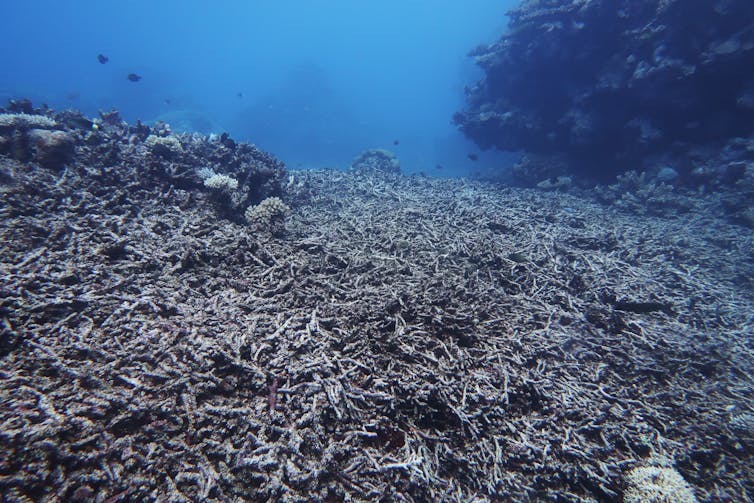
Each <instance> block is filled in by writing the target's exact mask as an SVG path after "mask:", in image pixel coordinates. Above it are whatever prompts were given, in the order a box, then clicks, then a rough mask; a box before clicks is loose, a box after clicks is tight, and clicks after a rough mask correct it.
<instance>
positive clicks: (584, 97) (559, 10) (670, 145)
mask: <svg viewBox="0 0 754 503" xmlns="http://www.w3.org/2000/svg"><path fill="white" fill-rule="evenodd" d="M508 15H509V17H510V25H509V31H508V32H507V33H506V34H504V35H503V36H502V37H501V38H500V39H499V40H498V41H497V42H495V43H493V44H491V45H483V46H480V47H478V48H476V49H475V50H474V51H473V52H472V53H471V55H472V56H473V57H474V58H475V60H476V63H477V64H478V65H479V66H480V67H481V68H482V69H483V70H484V72H485V77H484V78H483V79H482V80H481V81H479V82H478V83H477V84H476V85H475V86H473V87H472V88H469V89H467V103H466V107H465V109H464V110H463V111H460V112H458V113H457V114H456V115H455V117H454V121H455V123H456V124H457V125H458V127H459V128H460V129H461V130H462V131H463V132H464V133H465V134H466V135H467V136H468V137H469V138H470V139H472V140H473V141H475V142H476V143H477V144H479V145H480V146H481V147H482V148H493V147H494V148H497V149H500V150H506V151H523V152H526V153H529V154H534V155H535V156H537V155H538V156H542V155H545V156H547V157H550V156H553V157H554V158H556V159H557V162H555V163H554V164H555V165H557V166H559V167H560V168H559V169H560V170H561V172H560V173H558V172H557V170H556V169H550V168H544V169H540V170H539V175H541V174H543V173H546V174H547V175H548V176H554V175H557V174H562V170H567V171H570V172H571V173H575V174H581V175H587V176H588V177H589V178H592V179H594V178H597V179H602V180H609V179H613V178H614V177H615V175H617V174H620V173H622V172H625V171H627V170H630V169H639V170H644V169H647V168H650V170H651V166H652V165H653V164H656V162H657V159H668V158H672V159H676V160H679V159H681V160H682V162H680V163H679V164H680V165H679V166H676V169H678V170H679V174H680V175H681V176H682V177H683V178H684V179H685V177H686V175H688V174H690V173H691V172H692V171H693V170H694V169H695V168H696V167H698V166H697V165H696V164H695V163H694V161H693V159H692V158H690V157H688V156H687V155H686V152H687V151H688V150H689V148H699V147H705V146H717V147H718V148H723V146H724V145H726V144H727V143H728V142H729V141H731V140H733V139H735V138H740V137H744V138H745V137H749V136H750V135H752V134H754V8H752V3H751V0H722V1H715V2H710V1H709V0H684V1H680V0H639V1H636V0H620V1H617V2H606V1H599V0H529V1H524V2H523V3H522V4H521V5H520V6H519V7H518V8H516V9H514V10H512V11H511V12H509V14H508ZM651 159H654V160H655V163H652V162H651V161H650V160H651ZM563 160H565V161H566V165H565V167H564V165H563V163H562V161H563ZM539 165H540V166H541V165H542V163H541V162H540V163H539ZM527 171H528V170H527V169H521V170H519V173H518V175H519V176H523V177H524V178H527ZM539 175H531V176H529V179H526V180H525V181H526V182H529V183H531V182H534V183H536V182H538V181H540V180H541V179H542V178H541V176H540V177H539V178H538V176H539Z"/></svg>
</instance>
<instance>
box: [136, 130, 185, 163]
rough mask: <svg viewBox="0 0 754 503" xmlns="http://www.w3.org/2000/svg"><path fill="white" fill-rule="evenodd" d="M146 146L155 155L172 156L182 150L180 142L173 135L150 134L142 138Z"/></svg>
mask: <svg viewBox="0 0 754 503" xmlns="http://www.w3.org/2000/svg"><path fill="white" fill-rule="evenodd" d="M144 143H145V144H146V145H147V147H149V148H150V150H152V152H154V153H155V154H157V155H161V156H163V157H168V158H169V157H172V156H174V155H176V154H180V153H182V152H183V147H182V146H181V142H180V141H178V138H176V137H175V136H157V135H153V134H150V135H149V136H147V139H146V140H144Z"/></svg>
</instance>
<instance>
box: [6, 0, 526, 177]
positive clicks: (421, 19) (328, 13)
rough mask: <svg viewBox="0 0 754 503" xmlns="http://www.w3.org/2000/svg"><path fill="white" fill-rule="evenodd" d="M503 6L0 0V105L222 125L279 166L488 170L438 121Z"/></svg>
mask: <svg viewBox="0 0 754 503" xmlns="http://www.w3.org/2000/svg"><path fill="white" fill-rule="evenodd" d="M516 3H517V2H515V1H514V0H502V1H501V0H467V1H458V0H383V1H365V0H322V1H315V0H267V1H261V0H257V1H241V0H234V1H213V2H210V1H199V0H189V1H182V2H175V1H169V2H161V1H154V0H130V1H103V0H100V1H90V0H73V1H70V2H63V1H60V0H26V1H24V2H20V1H19V2H4V4H5V5H3V7H2V13H3V30H4V37H3V38H4V43H3V44H2V46H1V47H0V61H2V72H1V73H0V100H2V101H5V99H7V98H10V97H15V98H18V97H30V98H32V99H33V101H34V102H35V104H40V103H41V102H46V103H47V104H49V105H50V106H52V107H54V108H79V109H81V110H82V111H84V112H85V113H86V114H87V115H96V113H97V111H98V110H100V109H101V110H109V109H112V108H117V109H118V110H120V112H121V115H122V116H123V117H124V118H125V119H126V120H128V121H129V122H133V121H135V120H136V119H141V120H143V121H147V122H150V121H154V120H156V119H164V120H166V121H167V122H169V123H170V124H171V125H172V126H173V128H174V129H176V130H182V129H188V130H199V131H201V132H204V133H209V132H222V131H228V132H229V133H230V134H231V135H232V136H233V137H234V138H236V139H240V140H247V141H251V142H253V143H256V144H258V145H259V146H260V147H262V148H264V149H266V150H269V151H271V152H272V153H274V154H275V155H277V156H278V157H280V158H281V159H283V160H284V161H286V162H287V163H288V164H289V165H290V166H291V167H339V168H343V167H347V166H348V164H349V163H350V161H351V159H352V158H353V157H354V156H356V155H357V154H358V153H359V152H360V151H361V150H363V149H365V148H374V147H382V148H388V149H391V150H394V151H395V152H396V153H397V154H398V156H399V158H400V160H401V162H402V165H403V167H404V170H405V171H408V172H415V171H422V170H423V171H426V172H428V173H431V174H434V175H439V176H449V175H458V174H466V173H469V172H471V171H473V170H479V169H484V168H485V167H486V168H498V167H500V166H501V165H502V164H505V163H507V162H508V157H506V156H504V155H500V154H493V153H480V152H478V149H476V148H475V147H474V146H473V145H472V144H470V143H469V142H467V141H466V140H465V139H464V138H463V137H462V136H461V135H460V133H458V132H457V131H456V130H455V128H454V127H453V126H452V125H451V123H450V120H451V116H452V114H453V112H454V111H456V110H458V109H459V108H461V106H462V103H463V88H464V86H465V85H471V84H473V83H474V82H475V81H476V80H477V79H478V78H479V77H480V76H481V72H480V71H479V70H478V69H477V68H475V67H474V65H473V62H472V61H471V59H470V58H468V57H467V56H466V54H467V53H468V52H469V51H470V50H471V49H472V48H473V47H475V46H476V45H478V44H480V43H488V42H492V41H494V40H495V39H497V38H498V37H499V35H500V33H501V32H502V31H503V30H504V28H505V25H506V18H505V15H504V14H505V11H506V10H507V9H508V8H510V7H512V6H513V5H515V4H516ZM98 53H103V54H105V55H107V56H108V57H109V58H110V62H109V63H107V64H106V65H100V64H99V63H98V62H97V54H98ZM131 72H134V73H137V74H139V75H141V76H142V77H143V78H142V80H141V81H139V82H136V83H134V82H129V81H128V80H127V79H126V75H127V74H128V73H131ZM394 140H399V142H400V143H399V145H394V144H393V142H394ZM469 152H477V153H479V154H480V157H481V159H480V161H478V162H476V163H474V162H472V161H470V160H469V159H468V158H467V154H468V153H469ZM437 164H440V165H442V166H443V169H442V170H438V169H436V165H437Z"/></svg>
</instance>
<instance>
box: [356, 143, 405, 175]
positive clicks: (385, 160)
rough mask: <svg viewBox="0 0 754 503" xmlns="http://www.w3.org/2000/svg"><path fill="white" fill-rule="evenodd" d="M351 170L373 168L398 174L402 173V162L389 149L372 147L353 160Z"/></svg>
mask: <svg viewBox="0 0 754 503" xmlns="http://www.w3.org/2000/svg"><path fill="white" fill-rule="evenodd" d="M351 170H373V171H380V172H382V173H392V174H396V175H398V174H400V173H401V163H400V162H399V161H398V158H397V157H396V155H395V154H394V153H392V152H391V151H389V150H384V149H370V150H365V151H364V152H362V153H361V154H359V156H358V157H356V158H355V159H354V160H353V162H352V163H351Z"/></svg>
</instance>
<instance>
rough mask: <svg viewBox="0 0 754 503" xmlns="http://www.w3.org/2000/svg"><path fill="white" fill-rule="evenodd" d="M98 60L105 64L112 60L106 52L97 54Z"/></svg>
mask: <svg viewBox="0 0 754 503" xmlns="http://www.w3.org/2000/svg"><path fill="white" fill-rule="evenodd" d="M97 61H99V64H100V65H104V64H105V63H107V62H108V61H110V58H108V57H107V56H105V55H104V54H97Z"/></svg>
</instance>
